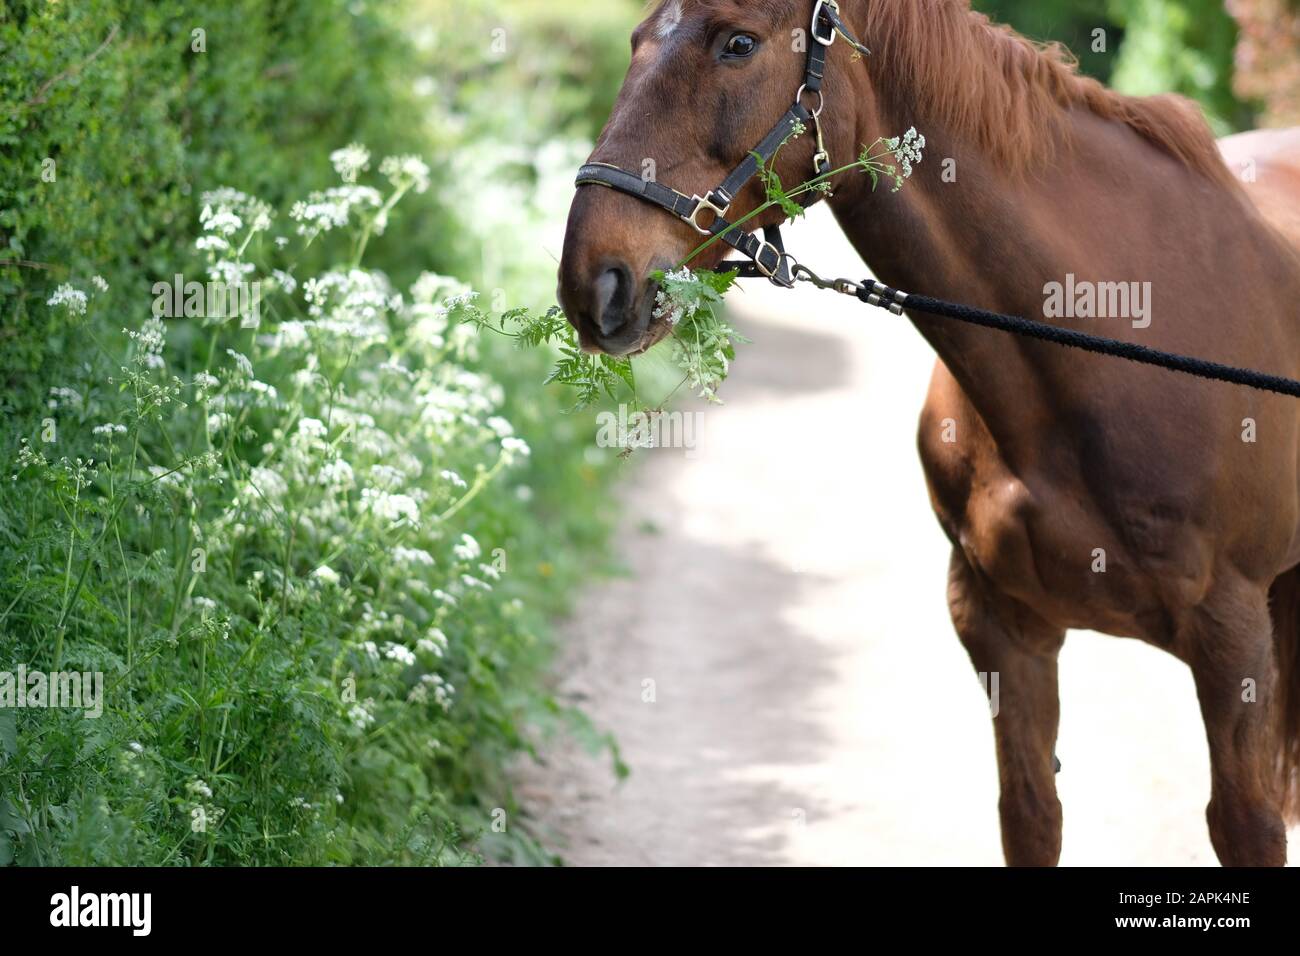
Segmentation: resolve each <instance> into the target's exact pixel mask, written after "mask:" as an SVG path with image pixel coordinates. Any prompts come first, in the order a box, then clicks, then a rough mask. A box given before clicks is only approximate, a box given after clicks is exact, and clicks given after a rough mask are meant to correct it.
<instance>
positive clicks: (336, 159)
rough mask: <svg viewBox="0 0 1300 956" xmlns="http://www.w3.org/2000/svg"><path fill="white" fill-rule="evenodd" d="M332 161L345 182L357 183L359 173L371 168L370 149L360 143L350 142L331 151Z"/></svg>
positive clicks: (335, 169)
mask: <svg viewBox="0 0 1300 956" xmlns="http://www.w3.org/2000/svg"><path fill="white" fill-rule="evenodd" d="M330 163H331V164H332V165H333V166H334V171H335V172H336V173H338V174H339V177H340V178H341V179H342V180H343V181H344V182H345V183H355V182H356V181H357V173H359V172H362V171H363V170H366V169H369V168H370V150H368V149H366V148H365V147H364V146H362V145H361V144H360V143H350V144H349V145H347V146H344V147H343V148H342V149H336V150H334V152H332V153H330Z"/></svg>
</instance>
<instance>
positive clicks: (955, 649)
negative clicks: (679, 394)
mask: <svg viewBox="0 0 1300 956" xmlns="http://www.w3.org/2000/svg"><path fill="white" fill-rule="evenodd" d="M789 242H790V245H791V247H792V248H793V249H794V250H796V251H797V252H798V253H799V254H800V256H801V258H802V259H804V260H805V261H808V262H809V263H810V264H814V265H815V266H816V267H817V268H818V271H819V272H822V273H823V274H834V275H848V276H858V275H861V274H863V267H862V266H861V264H860V263H859V261H858V259H857V257H856V255H855V254H854V253H853V251H852V250H851V248H850V247H849V246H848V245H847V242H846V241H845V240H844V239H843V238H842V237H841V236H840V234H839V232H838V230H837V229H836V227H835V225H834V223H833V221H832V220H831V219H830V217H829V215H827V214H826V212H825V210H816V211H814V214H813V215H812V216H811V217H810V221H809V222H808V223H807V224H804V225H802V226H800V227H796V228H794V229H793V230H791V233H790V236H789ZM823 267H824V268H823ZM746 289H747V292H746V293H745V294H744V296H743V297H738V298H739V299H740V301H739V303H738V306H737V309H736V315H737V318H738V320H739V321H740V323H741V324H742V327H743V329H744V331H745V332H746V334H747V335H748V336H749V337H750V338H752V339H753V340H754V343H753V344H752V345H748V346H744V347H743V351H742V353H741V355H740V356H739V360H738V362H737V365H736V371H735V374H734V375H733V377H732V379H731V380H730V381H729V382H728V383H727V386H726V389H725V392H724V397H725V398H726V400H727V405H726V406H725V407H723V408H721V409H712V408H711V409H707V410H706V411H705V412H704V417H703V428H702V432H701V434H700V437H699V443H698V448H697V450H696V451H695V452H694V453H692V454H691V455H689V456H688V455H687V454H686V453H684V452H682V451H680V450H677V451H673V450H654V451H650V452H644V453H640V454H641V455H642V458H641V462H640V465H639V466H638V468H637V471H636V473H635V476H634V477H633V479H632V480H631V481H630V482H629V484H628V486H627V487H625V489H624V491H623V500H624V502H625V503H626V504H625V513H626V527H625V530H624V537H623V539H622V540H623V542H624V543H623V547H622V549H621V550H622V558H623V561H624V562H625V564H626V565H627V568H628V570H629V572H630V574H629V577H627V578H625V579H619V580H615V581H613V582H610V583H607V584H602V585H600V586H598V587H596V588H594V589H593V590H592V591H591V592H590V593H589V594H587V595H586V596H585V598H584V599H583V600H582V601H581V603H580V605H579V607H578V610H577V612H576V613H575V614H574V617H573V620H572V621H571V622H570V624H569V625H568V626H567V633H566V651H565V664H564V670H563V683H562V686H563V689H564V692H565V694H566V695H568V696H570V697H572V698H573V699H576V700H578V701H579V702H580V703H581V704H582V705H583V707H584V708H585V709H586V710H587V711H588V713H590V714H591V715H592V716H593V717H594V718H595V719H596V721H597V722H598V723H599V724H600V725H601V726H602V727H605V728H607V729H610V730H612V731H613V732H614V734H615V735H616V736H617V738H618V740H619V741H620V743H621V745H622V748H623V754H624V758H625V760H626V761H627V763H628V764H629V765H630V766H631V767H632V775H631V777H630V778H629V779H628V780H626V781H625V782H624V783H622V784H617V783H616V782H615V781H614V779H613V775H612V774H611V773H610V770H609V763H608V760H607V759H595V758H591V757H588V756H587V755H585V754H583V753H580V752H577V751H576V750H575V749H574V748H573V747H570V746H555V747H551V748H549V749H548V750H547V751H546V752H545V753H544V761H545V762H544V765H543V766H541V767H536V768H531V769H529V770H527V771H526V772H525V773H524V777H523V785H522V797H523V800H524V803H525V805H526V806H529V807H531V809H532V814H533V819H532V821H531V824H530V825H531V826H532V827H533V828H534V829H535V830H536V831H537V832H539V833H541V834H542V835H543V837H544V839H545V840H546V841H547V842H548V843H549V844H550V845H552V846H553V847H555V849H556V850H557V851H558V852H559V853H560V854H561V855H562V856H563V857H564V858H565V859H566V861H567V862H569V863H571V864H578V865H608V864H623V865H644V864H654V865H714V864H733V865H737V864H738V865H744V864H901V865H909V864H931V865H933V864H974V865H990V864H991V865H998V864H1000V863H1001V862H1002V858H1001V849H1000V843H999V837H998V828H997V814H996V802H997V785H996V775H995V767H994V761H993V743H992V730H991V727H990V722H989V719H988V710H987V704H986V702H985V699H984V698H983V696H982V692H981V689H980V686H979V684H978V682H977V681H976V679H975V677H974V675H973V673H972V670H971V667H970V664H969V662H968V661H967V659H966V656H965V654H964V652H963V650H962V649H961V646H960V645H959V644H958V642H957V639H956V637H955V635H954V634H953V632H952V629H951V626H950V624H949V622H948V615H947V611H946V608H945V605H944V581H945V571H946V566H947V553H948V548H947V542H946V541H945V540H944V538H943V536H942V534H941V533H940V531H939V529H938V526H937V525H936V524H935V521H934V519H933V516H932V515H931V513H930V510H929V506H928V502H927V499H926V494H925V488H924V484H923V481H922V477H921V472H920V465H919V463H918V461H917V456H916V452H915V448H914V433H915V422H916V414H917V412H918V411H919V409H920V405H921V401H922V399H923V396H924V393H925V387H926V384H927V382H928V379H929V370H930V365H931V363H932V361H933V354H932V353H931V351H930V350H929V348H928V346H926V344H925V343H924V341H923V340H922V339H921V338H920V336H919V335H917V334H916V332H915V331H914V330H913V329H912V328H911V326H910V325H908V324H907V323H906V322H905V321H904V320H902V319H896V318H893V317H889V316H886V315H885V314H884V313H880V312H878V311H876V310H868V309H866V308H865V307H863V306H861V305H859V304H857V303H855V302H854V301H852V300H849V299H847V298H844V297H840V296H835V295H833V294H831V293H818V292H816V291H812V290H807V289H803V290H800V291H798V292H782V291H779V290H776V289H773V288H771V287H767V286H759V285H756V284H754V283H750V284H748V285H747V286H746ZM990 334H993V333H990ZM647 519H649V520H650V521H651V522H653V524H654V525H656V526H657V528H658V529H659V530H658V532H657V533H646V532H644V531H642V530H638V528H639V526H640V525H641V524H642V523H643V522H644V521H646V520H647ZM1060 671H1061V685H1062V686H1061V698H1062V720H1061V735H1060V742H1059V747H1058V753H1059V754H1060V757H1061V761H1062V764H1063V770H1062V773H1061V775H1060V777H1059V788H1060V794H1061V799H1062V802H1063V804H1064V807H1065V849H1064V853H1063V857H1062V862H1063V863H1065V864H1074V865H1136V864H1173V865H1195V864H1200V865H1205V864H1214V863H1215V857H1214V854H1213V851H1212V849H1211V847H1210V845H1209V839H1208V836H1207V834H1206V830H1205V824H1204V817H1203V811H1204V806H1205V801H1206V800H1207V798H1208V796H1209V790H1208V788H1209V763H1208V758H1207V754H1206V747H1205V742H1204V737H1203V731H1202V728H1201V722H1200V715H1199V712H1198V710H1197V706H1196V699H1195V693H1194V690H1193V685H1192V680H1191V677H1190V674H1189V673H1188V672H1187V670H1186V669H1185V668H1184V667H1183V666H1182V665H1180V664H1179V663H1177V662H1176V661H1175V660H1174V659H1173V658H1171V657H1168V656H1167V655H1164V654H1162V653H1160V652H1158V651H1156V650H1153V649H1151V648H1148V647H1146V646H1144V645H1141V644H1139V643H1137V642H1133V641H1123V640H1118V639H1114V638H1109V637H1102V636H1100V635H1095V634H1091V633H1071V635H1070V637H1069V639H1068V641H1067V643H1066V647H1065V650H1064V651H1063V653H1062V657H1061V667H1060ZM647 680H650V681H653V682H654V697H655V699H654V701H653V702H646V701H644V700H643V696H644V687H645V685H644V682H645V681H647ZM1292 847H1293V851H1292V855H1293V857H1295V856H1300V832H1297V831H1293V833H1292Z"/></svg>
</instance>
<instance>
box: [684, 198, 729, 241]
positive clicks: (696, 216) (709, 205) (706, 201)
mask: <svg viewBox="0 0 1300 956" xmlns="http://www.w3.org/2000/svg"><path fill="white" fill-rule="evenodd" d="M712 197H713V193H712V192H710V193H709V195H707V196H692V197H691V201H692V202H693V203H695V208H694V209H692V210H691V214H690V215H689V216H687V217H686V221H687V222H689V223H690V224H691V226H692V227H693V228H694V229H695V231H696V232H698V233H699V234H700V235H701V236H711V235H713V230H712V229H711V228H710V229H706V228H705V227H704V226H701V225H700V213H701V212H702V211H703V210H705V209H708V210H711V211H712V212H713V215H714V217H715V218H714V220H713V223H712V224H713V225H716V224H717V222H718V220H719V219H725V218H727V210H728V209H730V208H731V204H730V203H728V204H727V205H725V206H723V207H722V208H721V209H719V208H718V205H717V203H715V202H714V201H713V198H712Z"/></svg>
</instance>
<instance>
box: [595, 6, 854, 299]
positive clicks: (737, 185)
mask: <svg viewBox="0 0 1300 956" xmlns="http://www.w3.org/2000/svg"><path fill="white" fill-rule="evenodd" d="M837 34H838V35H840V36H843V37H844V39H845V40H846V41H847V42H848V43H851V44H852V45H853V46H854V48H855V49H857V50H859V51H861V52H863V53H869V52H870V51H869V50H867V48H866V47H864V46H862V44H860V43H858V41H857V40H855V39H854V38H853V35H852V34H851V33H849V31H848V28H847V27H846V26H845V25H844V21H843V20H842V19H840V13H839V4H838V3H837V2H836V0H817V3H816V5H815V6H814V7H813V15H812V38H811V40H810V42H809V44H808V64H807V67H806V69H805V71H804V82H803V85H802V86H801V87H799V92H798V93H796V94H795V102H794V105H793V106H791V107H790V109H789V110H787V111H786V113H785V115H784V116H782V117H781V119H780V121H779V122H778V123H777V124H776V126H774V127H772V131H771V132H770V133H768V134H767V136H765V137H764V138H763V141H762V142H760V143H759V144H758V145H757V146H756V147H754V149H753V150H751V151H750V153H749V154H748V155H746V156H745V159H744V161H743V162H741V164H740V165H739V166H737V167H736V168H735V169H734V170H732V172H731V175H729V176H728V177H727V178H726V179H724V180H723V181H722V185H720V186H717V187H715V188H714V189H711V190H710V191H709V192H708V193H707V194H706V195H704V196H689V197H688V196H686V195H685V194H684V193H679V192H678V191H677V190H675V189H671V188H669V187H668V186H664V185H662V184H660V183H657V182H655V181H653V180H648V179H645V178H643V177H641V176H638V175H636V174H635V173H629V172H628V171H627V170H624V169H620V168H618V167H617V166H611V165H609V164H608V163H588V164H587V165H586V166H583V167H582V168H581V169H580V170H578V181H577V185H578V186H608V187H609V188H611V189H616V190H618V191H619V192H621V193H626V194H627V195H629V196H634V197H636V198H637V199H642V200H645V201H646V202H649V203H653V204H654V205H656V206H658V207H659V208H661V209H664V210H667V211H668V212H670V213H672V214H673V215H674V216H676V217H677V218H679V219H681V220H683V221H684V222H686V223H687V224H689V225H690V226H691V227H692V228H693V229H694V230H695V231H696V232H698V233H699V234H700V235H702V236H719V237H721V241H723V242H725V243H727V244H728V245H729V246H731V247H732V248H734V249H736V250H737V251H738V252H740V253H741V254H742V255H743V256H745V257H746V258H747V259H748V260H749V261H747V262H735V261H728V262H727V263H724V265H725V266H727V267H731V268H736V269H738V270H739V272H740V275H741V277H742V278H759V277H763V278H766V279H769V280H771V281H772V282H774V283H775V284H777V285H779V286H783V287H785V288H787V289H789V288H793V286H794V278H795V277H794V272H793V271H792V269H791V267H790V262H791V261H792V260H791V259H790V257H789V256H788V255H787V254H786V251H785V246H784V244H783V243H782V241H781V230H780V227H778V226H768V227H766V228H765V229H764V230H763V235H764V238H763V239H761V240H760V239H759V238H758V237H757V236H755V235H754V234H752V233H748V232H745V231H744V230H743V229H741V228H739V227H738V226H736V225H734V224H733V223H731V222H728V221H727V218H726V216H727V211H728V210H729V209H730V208H731V204H732V203H733V202H734V201H735V199H736V196H738V195H739V194H740V191H741V190H742V189H744V188H745V186H747V185H748V184H749V181H750V180H752V179H753V178H754V177H755V176H756V175H758V170H759V163H760V157H761V162H762V163H763V164H764V165H766V164H767V163H769V162H770V161H771V160H772V157H773V156H775V155H776V151H777V150H778V149H780V148H781V144H782V143H784V142H785V141H786V140H787V139H789V138H790V136H791V134H792V133H794V131H795V130H796V129H797V128H799V127H804V128H806V127H807V126H808V125H809V124H813V125H816V124H817V122H818V117H820V115H821V112H822V106H823V99H822V80H823V79H824V78H825V73H826V51H827V49H829V48H830V45H831V44H832V43H834V42H835V37H836V35H837ZM806 93H813V94H816V96H817V109H816V110H813V111H809V110H808V109H807V108H806V107H805V106H804V105H803V99H804V95H805V94H806ZM817 144H818V145H817V153H816V155H815V156H814V157H813V165H814V167H815V169H816V171H817V175H818V176H824V175H826V174H827V173H829V172H830V171H831V162H830V156H829V155H828V154H827V152H826V149H825V147H824V145H823V144H822V136H821V129H820V127H818V130H817ZM706 212H707V213H711V214H712V219H711V220H709V221H707V222H701V221H700V220H701V217H702V216H703V214H704V213H706Z"/></svg>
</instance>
